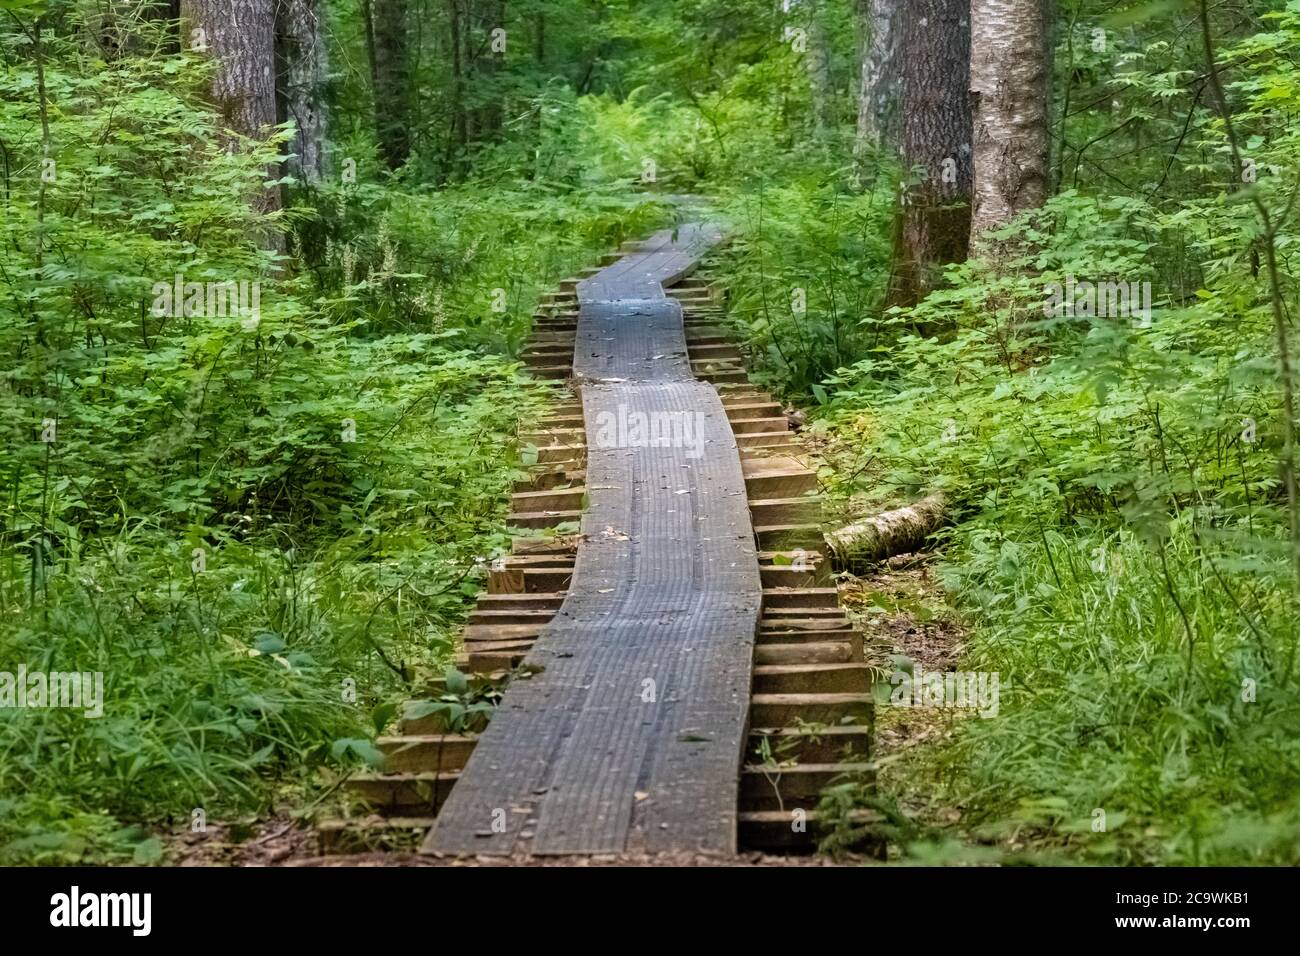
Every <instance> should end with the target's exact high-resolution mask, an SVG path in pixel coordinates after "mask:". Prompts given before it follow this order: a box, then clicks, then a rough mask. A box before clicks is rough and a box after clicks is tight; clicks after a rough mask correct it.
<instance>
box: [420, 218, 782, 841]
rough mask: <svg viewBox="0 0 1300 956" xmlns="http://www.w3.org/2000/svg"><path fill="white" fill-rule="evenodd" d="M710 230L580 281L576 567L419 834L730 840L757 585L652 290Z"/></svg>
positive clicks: (729, 489) (711, 420)
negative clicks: (584, 461)
mask: <svg viewBox="0 0 1300 956" xmlns="http://www.w3.org/2000/svg"><path fill="white" fill-rule="evenodd" d="M718 238H719V235H718V233H717V231H716V230H715V229H712V228H710V227H707V226H700V225H688V226H681V227H679V229H678V230H676V231H675V232H664V233H660V234H658V235H656V236H654V237H652V239H650V240H648V241H647V242H646V243H644V244H643V245H642V249H643V251H641V252H637V253H635V254H632V255H628V256H626V257H624V258H622V259H620V260H618V261H617V262H615V263H614V264H613V265H611V266H610V267H608V268H607V269H604V270H602V271H601V272H600V273H597V274H596V275H594V276H593V277H592V278H591V279H589V280H587V281H585V282H582V283H580V284H579V286H578V299H579V303H580V311H579V319H578V334H577V345H576V347H575V352H574V375H575V379H576V380H577V383H578V387H579V389H580V391H581V395H582V402H583V412H584V419H585V423H586V429H587V438H588V468H587V487H588V501H589V503H588V509H587V511H586V513H585V514H584V516H583V520H582V531H583V535H584V540H583V542H582V544H581V545H580V546H579V549H578V555H577V559H576V562H575V566H574V576H573V582H572V584H571V587H570V589H569V593H568V596H567V597H566V598H565V600H564V603H563V605H562V606H561V608H560V611H559V613H558V615H557V616H556V617H555V618H554V620H552V621H551V622H550V623H549V624H547V625H546V626H545V627H544V628H543V629H542V631H541V633H540V635H539V637H538V639H537V642H536V644H534V646H533V648H532V649H531V651H530V652H529V654H528V657H527V658H526V660H525V666H526V667H527V668H531V669H538V670H539V672H538V673H536V674H535V675H534V676H532V677H529V678H527V679H520V680H516V681H515V682H514V683H513V684H512V685H511V686H510V689H509V690H508V691H507V693H506V695H505V697H504V699H503V701H502V704H501V706H500V707H499V708H498V709H497V712H496V714H495V716H494V717H493V719H492V722H491V724H490V725H489V726H488V728H487V730H486V731H485V732H484V733H483V735H482V737H481V738H480V740H479V743H478V746H477V747H476V748H475V751H474V754H473V756H472V757H471V758H470V760H469V763H468V764H467V765H466V767H465V769H464V771H463V772H462V774H461V776H460V780H459V782H458V783H457V784H456V787H455V789H454V790H453V792H452V794H451V796H450V798H449V799H448V800H447V803H446V805H445V806H444V807H443V808H442V812H441V814H440V815H439V817H438V821H437V823H436V824H435V826H434V827H433V829H432V830H431V831H430V834H429V837H428V839H427V841H426V843H425V846H424V849H425V852H431V853H441V854H477V853H482V854H510V853H518V852H528V853H533V854H539V855H542V854H597V853H621V852H652V853H653V852H666V851H678V850H690V851H703V852H714V853H722V854H726V853H733V852H735V849H736V804H737V781H738V774H739V768H740V762H741V758H742V754H743V748H744V742H745V727H746V719H747V712H748V702H749V692H750V681H751V671H752V660H753V646H754V639H755V632H756V630H757V626H758V619H759V610H760V603H761V598H762V587H761V583H760V577H759V570H758V557H757V554H756V552H755V546H754V532H753V527H752V525H751V523H750V518H749V511H748V506H747V501H746V495H745V483H744V475H743V473H742V470H741V464H740V457H739V454H738V451H737V448H736V442H735V438H734V436H733V435H732V432H731V428H730V426H729V425H728V422H727V417H726V414H725V412H724V410H723V407H722V402H721V400H720V399H719V397H718V394H717V391H716V390H715V389H714V388H713V387H712V386H710V385H708V384H706V383H703V382H699V381H696V380H695V379H694V378H693V377H692V376H691V372H690V365H689V363H688V361H687V358H686V342H685V335H684V332H683V328H682V314H681V307H680V305H678V304H677V303H676V302H674V301H672V300H671V299H669V298H667V297H665V296H664V293H663V286H664V285H666V284H671V283H673V282H675V281H677V280H678V279H680V278H681V277H682V276H684V275H686V274H687V273H688V272H689V271H690V270H691V269H692V268H693V267H694V265H695V263H696V262H697V261H698V260H699V258H700V256H701V255H703V253H704V252H705V251H706V250H707V249H708V248H709V247H710V246H711V245H713V244H714V243H715V242H717V240H718ZM642 421H644V422H645V423H647V427H646V428H645V429H643V430H641V431H638V430H637V425H638V423H639V422H642ZM655 423H657V424H658V426H659V427H658V428H656V427H655ZM494 823H495V826H494Z"/></svg>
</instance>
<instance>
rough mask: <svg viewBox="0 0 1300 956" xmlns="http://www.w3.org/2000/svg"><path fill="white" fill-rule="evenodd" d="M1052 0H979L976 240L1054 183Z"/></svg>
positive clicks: (974, 70)
mask: <svg viewBox="0 0 1300 956" xmlns="http://www.w3.org/2000/svg"><path fill="white" fill-rule="evenodd" d="M1050 22H1051V0H971V84H970V85H971V94H972V100H973V108H974V120H975V128H974V138H975V143H974V149H975V190H974V203H973V210H972V215H971V244H972V246H978V244H979V243H980V241H981V239H982V237H983V236H984V233H986V232H988V231H989V230H990V229H995V228H997V227H998V226H1001V225H1003V224H1005V223H1007V222H1009V221H1011V220H1012V219H1014V218H1015V217H1016V216H1017V215H1019V214H1020V213H1021V212H1024V211H1025V210H1026V209H1033V208H1036V207H1038V206H1041V205H1042V204H1043V201H1044V200H1045V199H1046V198H1047V194H1048V188H1049V182H1050V181H1049V172H1048V157H1049V150H1050V144H1049V141H1048V102H1049V99H1050V92H1051V36H1050V33H1051V31H1050V29H1049V24H1050Z"/></svg>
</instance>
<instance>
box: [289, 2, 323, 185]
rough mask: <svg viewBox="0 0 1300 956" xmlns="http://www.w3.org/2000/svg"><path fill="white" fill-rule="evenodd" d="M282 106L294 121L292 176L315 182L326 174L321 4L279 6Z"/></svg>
mask: <svg viewBox="0 0 1300 956" xmlns="http://www.w3.org/2000/svg"><path fill="white" fill-rule="evenodd" d="M278 12H279V17H280V24H279V34H280V36H279V40H280V105H281V109H282V114H281V115H282V118H283V119H286V120H292V121H293V124H294V137H293V141H292V142H291V144H290V154H291V155H290V157H289V161H288V167H289V171H290V172H291V173H293V174H294V175H295V176H297V177H298V178H299V179H301V180H304V181H306V182H314V181H316V180H318V179H320V178H321V177H322V176H323V175H324V174H325V126H326V113H325V97H324V87H325V73H326V54H325V36H324V31H323V30H322V29H321V4H320V0H280V3H279V8H278Z"/></svg>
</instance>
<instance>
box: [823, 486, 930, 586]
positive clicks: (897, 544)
mask: <svg viewBox="0 0 1300 956" xmlns="http://www.w3.org/2000/svg"><path fill="white" fill-rule="evenodd" d="M946 517H947V501H946V499H945V498H944V496H943V494H941V493H939V492H935V493H934V494H932V495H927V496H926V497H924V498H922V499H921V500H920V501H918V502H916V504H913V505H909V506H907V507H906V508H898V509H895V510H894V511H885V512H882V513H881V514H878V515H873V516H872V517H869V518H863V519H861V520H859V521H855V522H853V523H852V524H847V525H845V526H844V527H842V528H839V529H838V530H836V531H831V532H829V533H828V534H827V535H826V544H827V545H828V546H829V547H830V550H831V556H832V558H833V559H834V561H835V566H836V567H839V568H844V567H848V566H850V565H855V564H864V563H870V562H872V561H882V560H884V559H885V558H889V557H893V556H894V555H896V554H908V553H910V552H912V551H920V550H921V549H922V548H924V547H925V543H926V539H927V538H929V537H930V535H932V534H934V533H935V532H936V531H938V530H939V529H940V528H941V527H942V526H943V523H944V521H945V520H946Z"/></svg>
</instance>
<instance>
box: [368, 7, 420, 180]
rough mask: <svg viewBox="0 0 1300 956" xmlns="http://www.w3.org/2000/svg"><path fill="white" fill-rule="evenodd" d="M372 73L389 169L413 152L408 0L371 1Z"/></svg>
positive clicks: (377, 126)
mask: <svg viewBox="0 0 1300 956" xmlns="http://www.w3.org/2000/svg"><path fill="white" fill-rule="evenodd" d="M370 20H371V37H372V39H373V42H371V44H370V53H371V56H370V75H371V79H372V80H373V83H374V89H375V134H376V136H377V137H378V139H379V155H380V156H381V157H382V158H383V160H384V162H385V163H386V164H387V166H388V168H389V169H397V168H398V167H400V166H402V165H403V164H404V163H405V162H406V160H407V159H408V158H409V157H410V155H411V133H410V130H411V74H410V58H409V55H408V52H407V37H406V29H407V3H406V0H373V2H372V3H371V4H370Z"/></svg>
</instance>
